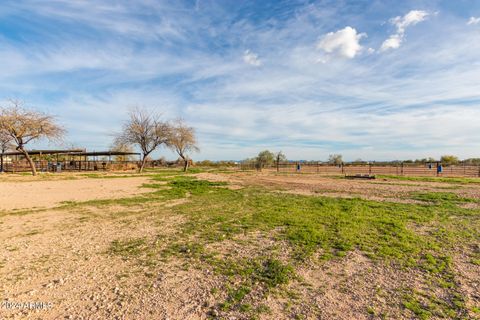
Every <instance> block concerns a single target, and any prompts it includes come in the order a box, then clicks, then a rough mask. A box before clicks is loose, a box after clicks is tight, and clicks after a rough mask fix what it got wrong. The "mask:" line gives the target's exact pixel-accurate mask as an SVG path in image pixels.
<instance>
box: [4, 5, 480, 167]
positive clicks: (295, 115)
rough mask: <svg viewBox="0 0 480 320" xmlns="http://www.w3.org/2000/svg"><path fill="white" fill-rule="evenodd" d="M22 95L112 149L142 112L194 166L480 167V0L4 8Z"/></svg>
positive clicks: (13, 94)
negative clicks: (175, 130) (184, 134)
mask: <svg viewBox="0 0 480 320" xmlns="http://www.w3.org/2000/svg"><path fill="white" fill-rule="evenodd" d="M8 99H19V100H22V101H24V103H25V105H26V106H28V107H30V108H33V109H37V110H40V111H44V112H48V113H51V114H53V115H55V116H56V119H57V121H58V122H59V123H60V124H62V125H63V126H64V127H65V128H66V129H67V131H68V134H67V136H66V137H65V142H64V144H65V145H67V146H69V145H74V146H79V147H86V148H87V149H88V150H96V151H102V150H107V149H108V148H109V147H110V145H111V143H112V140H113V137H114V136H115V134H117V133H118V132H119V131H120V130H121V126H122V123H123V122H124V121H125V120H126V119H127V118H128V111H129V110H131V109H132V108H134V107H141V108H146V109H148V110H151V111H152V112H157V113H161V114H162V117H163V118H164V119H165V120H169V119H174V118H178V117H181V118H183V119H184V120H185V121H186V122H187V123H188V124H189V125H191V126H193V127H194V128H195V129H196V133H197V136H198V140H199V147H200V150H201V151H200V152H199V153H197V154H193V155H192V157H193V159H194V160H202V159H211V160H222V159H244V158H247V157H252V156H254V155H255V154H257V153H258V152H259V151H261V150H264V149H270V150H272V151H280V150H281V151H283V152H284V153H285V154H286V156H287V158H289V159H296V160H297V159H306V160H326V159H327V158H328V155H329V154H334V153H340V154H342V155H343V156H344V159H345V160H355V159H358V158H361V159H363V160H396V159H412V158H413V159H415V158H425V157H430V156H431V157H435V158H439V157H440V156H441V155H443V154H455V155H458V156H459V157H460V158H470V157H480V134H479V133H480V132H479V131H480V130H479V129H480V1H477V0H470V1H467V0H456V1H451V0H445V1H434V0H431V1H422V0H415V1H408V0H406V1H396V0H384V1H380V0H378V1H376V0H368V1H367V0H355V1H347V0H343V1H342V0H325V1H294V0H289V1H280V0H273V1H268V0H263V1H247V0H245V1H237V0H231V1H228V0H223V1H220V0H219V1H207V0H197V1H180V0H178V1H161V0H158V1H156V0H136V1H133V0H123V1H122V0H118V1H106V0H83V1H80V0H51V1H42V0H30V1H29V0H24V1H22V0H2V2H1V4H0V104H2V105H5V104H7V100H8ZM45 146H47V147H54V146H50V145H47V144H46V143H45V142H40V143H38V144H36V145H32V146H31V147H32V148H35V147H45ZM157 156H166V157H167V158H176V157H175V155H174V154H172V153H171V152H170V151H168V150H165V149H164V148H162V149H160V150H159V151H158V152H157V153H156V154H155V157H157Z"/></svg>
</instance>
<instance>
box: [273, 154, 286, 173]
mask: <svg viewBox="0 0 480 320" xmlns="http://www.w3.org/2000/svg"><path fill="white" fill-rule="evenodd" d="M285 161H287V157H286V156H285V154H284V153H283V152H282V151H279V152H277V153H276V154H275V165H276V166H277V172H278V171H280V162H285Z"/></svg>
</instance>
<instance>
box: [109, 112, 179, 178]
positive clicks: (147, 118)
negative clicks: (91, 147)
mask: <svg viewBox="0 0 480 320" xmlns="http://www.w3.org/2000/svg"><path fill="white" fill-rule="evenodd" d="M129 116H130V119H128V120H127V121H126V122H125V123H124V125H123V130H122V132H121V133H120V134H119V135H118V136H117V138H116V139H115V142H114V144H115V145H124V146H125V145H136V146H138V147H139V148H140V150H141V151H142V163H141V165H140V169H139V172H142V171H143V169H144V168H145V163H146V161H147V157H148V156H149V155H150V154H151V153H152V152H153V151H154V150H155V149H157V148H158V147H160V146H161V145H162V144H165V145H166V143H167V140H168V137H169V133H170V126H169V125H168V123H166V122H163V121H161V120H160V116H159V115H157V114H153V113H151V112H148V111H146V110H144V109H140V108H135V109H132V110H131V111H130V113H129Z"/></svg>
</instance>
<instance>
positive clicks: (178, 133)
mask: <svg viewBox="0 0 480 320" xmlns="http://www.w3.org/2000/svg"><path fill="white" fill-rule="evenodd" d="M167 144H168V146H169V147H170V149H172V150H173V151H175V152H176V153H177V154H178V155H179V156H180V158H182V160H183V162H184V166H183V171H185V172H186V171H187V170H188V162H189V159H188V155H187V154H188V153H189V152H196V151H199V150H200V149H199V148H198V146H197V138H196V136H195V129H194V128H193V127H189V126H188V125H187V124H186V123H185V122H184V121H183V120H182V119H177V120H175V121H174V122H173V124H172V125H171V130H170V135H169V138H168V142H167Z"/></svg>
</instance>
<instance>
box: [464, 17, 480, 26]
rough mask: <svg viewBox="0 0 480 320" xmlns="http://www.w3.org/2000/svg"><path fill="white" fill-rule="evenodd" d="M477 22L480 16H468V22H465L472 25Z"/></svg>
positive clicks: (479, 21) (479, 20)
mask: <svg viewBox="0 0 480 320" xmlns="http://www.w3.org/2000/svg"><path fill="white" fill-rule="evenodd" d="M479 23H480V17H478V18H475V17H470V19H468V22H467V24H468V25H474V24H479Z"/></svg>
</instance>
